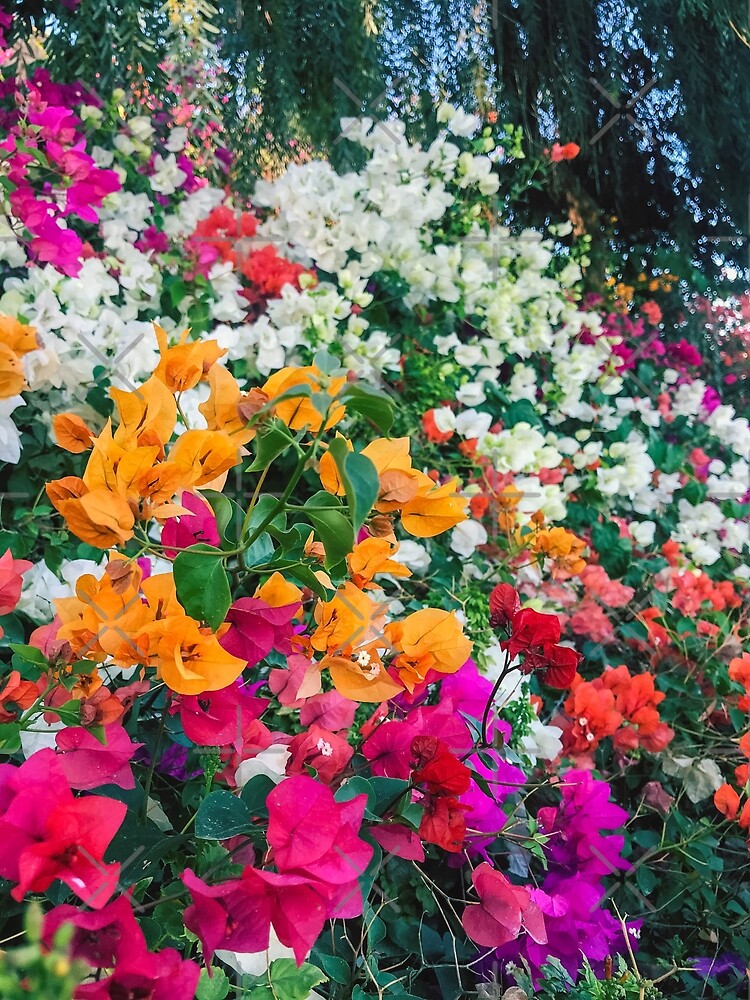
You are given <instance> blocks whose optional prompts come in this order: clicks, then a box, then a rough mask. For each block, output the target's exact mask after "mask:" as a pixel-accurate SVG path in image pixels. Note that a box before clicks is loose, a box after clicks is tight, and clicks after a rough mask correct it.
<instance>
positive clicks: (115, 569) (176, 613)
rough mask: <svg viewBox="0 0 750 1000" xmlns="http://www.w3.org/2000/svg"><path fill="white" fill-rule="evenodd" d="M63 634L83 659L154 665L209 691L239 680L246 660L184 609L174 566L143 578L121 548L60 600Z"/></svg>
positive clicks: (181, 690) (177, 682)
mask: <svg viewBox="0 0 750 1000" xmlns="http://www.w3.org/2000/svg"><path fill="white" fill-rule="evenodd" d="M55 606H56V608H57V613H58V616H59V618H60V621H61V623H62V624H61V626H60V628H59V630H58V633H57V640H58V641H60V642H67V643H69V644H70V647H71V649H72V651H73V654H74V655H75V656H77V657H79V658H85V659H87V660H91V661H93V662H94V663H102V662H104V661H105V660H106V661H107V663H108V666H110V665H112V666H114V667H119V668H120V669H122V670H127V669H129V668H131V667H137V666H145V667H153V668H155V669H156V671H157V676H158V677H159V678H161V680H163V681H164V683H165V684H166V685H167V687H169V688H171V689H172V690H173V691H176V692H177V693H178V694H201V693H202V692H204V691H216V690H219V689H220V688H224V687H226V686H227V685H228V684H231V683H232V682H233V681H234V680H236V678H237V677H238V676H239V675H240V673H241V672H242V670H243V668H244V666H245V662H246V661H244V660H241V659H238V658H237V657H236V656H232V655H231V654H230V653H228V652H226V650H225V649H223V648H222V647H221V645H220V644H219V638H220V637H221V635H223V633H224V632H225V631H226V630H227V629H228V628H229V626H228V625H222V626H221V627H220V629H219V631H218V632H216V633H214V632H212V631H211V630H210V629H208V628H201V627H200V625H199V624H198V622H196V621H194V620H193V619H192V618H190V617H189V616H188V615H186V614H185V611H184V610H183V608H182V605H181V604H180V603H179V601H178V600H177V595H176V593H175V585H174V577H173V576H172V574H171V573H160V574H157V575H155V576H150V577H148V578H147V579H145V580H144V579H143V578H142V574H141V571H140V568H139V567H138V565H137V563H135V562H131V561H129V560H128V559H125V558H124V557H122V556H119V555H116V554H113V555H112V556H111V557H110V560H109V562H108V564H107V567H106V569H105V572H104V575H103V576H102V577H101V579H99V580H97V579H96V577H94V576H91V575H85V576H82V577H81V578H80V580H79V581H78V583H77V585H76V596H75V597H65V598H60V599H58V600H57V601H55Z"/></svg>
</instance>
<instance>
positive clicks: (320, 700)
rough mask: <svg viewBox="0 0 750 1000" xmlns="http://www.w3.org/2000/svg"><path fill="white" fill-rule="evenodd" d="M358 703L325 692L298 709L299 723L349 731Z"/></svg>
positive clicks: (335, 693)
mask: <svg viewBox="0 0 750 1000" xmlns="http://www.w3.org/2000/svg"><path fill="white" fill-rule="evenodd" d="M358 707H359V702H356V701H350V700H349V699H348V698H345V697H344V696H343V695H342V694H339V692H338V691H335V690H334V691H325V692H324V693H323V694H314V695H313V696H312V698H308V699H307V700H306V701H305V703H304V704H303V705H302V707H301V708H300V713H299V721H300V723H301V724H302V725H303V726H312V725H313V723H317V724H318V725H319V726H323V727H324V728H325V729H330V730H332V731H334V732H335V731H336V730H338V729H349V727H350V726H351V725H352V724H353V722H354V713H355V712H356V711H357V708H358Z"/></svg>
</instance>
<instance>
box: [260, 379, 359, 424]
mask: <svg viewBox="0 0 750 1000" xmlns="http://www.w3.org/2000/svg"><path fill="white" fill-rule="evenodd" d="M345 384H346V375H339V376H336V377H335V378H329V377H328V376H326V375H324V374H323V372H321V371H320V369H319V368H317V367H316V366H315V365H310V366H309V367H307V368H282V369H281V371H278V372H275V373H274V374H273V375H272V376H271V377H270V378H269V379H268V381H267V382H266V384H265V385H264V386H263V387H262V391H263V392H264V393H265V394H266V395H267V396H268V398H269V400H270V401H271V402H272V403H273V401H274V400H275V399H276V398H277V397H279V396H281V395H282V393H285V392H289V391H290V390H292V389H294V388H295V387H297V386H308V387H309V388H310V390H311V392H312V395H316V394H319V395H320V396H321V398H322V397H323V396H324V394H325V395H327V396H328V397H330V399H331V402H330V406H328V412H327V418H326V417H324V415H323V414H322V413H321V412H320V411H319V410H318V409H317V408H316V407H315V405H314V404H313V401H312V398H311V396H309V395H308V396H290V397H289V398H288V399H283V400H281V401H280V402H278V403H277V404H276V405H275V406H274V413H275V414H276V416H277V417H278V418H279V420H282V421H283V422H284V423H285V424H286V425H287V427H289V428H290V429H291V430H293V431H301V430H303V429H307V430H308V431H310V432H311V433H313V434H317V432H318V431H319V430H320V429H321V427H322V426H323V421H324V420H325V429H326V430H330V428H331V427H335V426H336V424H337V423H338V422H339V421H340V420H341V419H342V417H343V416H344V413H345V410H344V406H343V404H342V403H338V402H334V397H335V396H336V395H337V394H338V393H339V392H340V391H341V390H342V389H343V387H344V385H345Z"/></svg>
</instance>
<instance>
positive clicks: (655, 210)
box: [6, 0, 750, 288]
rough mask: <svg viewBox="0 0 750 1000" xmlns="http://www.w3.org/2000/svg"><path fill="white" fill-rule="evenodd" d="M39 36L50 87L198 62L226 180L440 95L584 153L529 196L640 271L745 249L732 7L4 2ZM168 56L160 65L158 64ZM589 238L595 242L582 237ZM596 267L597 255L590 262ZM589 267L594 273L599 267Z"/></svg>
mask: <svg viewBox="0 0 750 1000" xmlns="http://www.w3.org/2000/svg"><path fill="white" fill-rule="evenodd" d="M6 6H8V7H10V9H11V10H14V11H15V12H16V13H18V14H19V15H21V17H20V18H19V24H20V25H21V29H20V30H25V31H28V30H29V29H30V28H36V29H37V30H38V31H40V32H42V33H46V35H47V40H46V47H47V50H48V52H49V55H50V61H51V68H53V71H54V73H55V75H56V77H57V78H61V77H62V78H65V79H74V78H77V77H78V78H82V79H83V80H85V81H87V82H89V83H92V84H93V85H95V86H97V87H98V88H100V89H103V90H107V89H111V88H113V87H115V86H127V85H130V86H135V87H141V88H142V87H144V86H145V87H146V88H150V89H152V90H155V91H158V90H160V89H164V88H165V85H166V76H165V63H167V62H168V65H169V72H168V74H166V75H168V77H169V79H170V80H171V79H173V78H174V76H175V75H177V76H178V77H179V76H180V73H181V74H182V78H183V79H186V80H188V82H189V80H190V78H191V74H193V75H194V74H195V67H196V66H200V65H203V66H204V67H205V65H210V66H211V67H212V68H213V72H214V76H215V78H216V79H217V80H219V81H220V83H219V84H217V93H218V91H221V102H220V103H221V108H222V117H223V123H224V127H225V130H226V137H227V141H228V144H229V145H230V147H231V148H232V149H233V151H234V152H235V154H236V160H235V172H236V178H235V179H236V182H237V183H238V184H239V185H240V186H241V187H242V188H247V187H248V186H249V185H250V184H251V182H252V178H253V176H255V175H257V173H259V172H272V171H274V170H275V169H278V168H279V167H280V165H281V164H283V162H284V161H285V160H287V159H289V158H293V157H296V156H299V155H300V154H301V153H302V154H304V155H316V154H325V155H329V156H330V157H331V158H332V159H333V160H334V162H337V163H338V164H339V165H344V166H346V165H347V164H348V163H349V162H351V161H349V160H348V159H347V158H348V157H351V156H353V155H354V153H353V150H352V147H351V144H349V143H346V142H340V143H339V142H336V139H337V136H338V134H339V127H338V121H339V119H340V118H341V117H342V116H348V115H357V114H360V113H367V114H370V115H371V116H372V117H387V115H388V114H390V113H393V112H397V113H398V114H400V115H401V116H402V117H404V118H406V119H407V121H408V122H409V125H410V129H411V131H412V133H413V134H415V135H418V134H419V133H421V132H422V131H423V130H424V129H425V128H426V126H425V121H426V119H427V116H426V114H425V112H426V109H427V107H428V106H431V105H432V104H433V103H434V102H435V101H436V100H437V99H441V98H442V99H447V100H450V101H452V102H453V103H456V104H460V105H462V106H463V107H464V108H466V109H470V110H478V111H480V112H482V113H483V114H488V113H490V112H493V113H494V112H496V113H497V115H498V117H499V120H500V121H501V122H505V121H507V122H512V123H514V124H520V125H521V126H523V129H524V132H525V134H526V142H527V144H528V147H529V148H530V150H531V151H532V152H534V151H536V152H541V151H542V150H543V149H544V148H545V147H548V146H550V145H551V143H552V142H554V141H560V142H563V143H565V142H575V143H577V144H578V145H579V146H580V147H581V155H580V156H579V157H577V158H576V159H575V160H572V161H570V162H568V163H565V164H560V165H559V169H557V170H556V171H555V181H554V183H553V184H552V185H549V186H547V187H545V190H544V191H543V192H539V193H538V194H537V195H536V197H535V198H534V199H532V201H531V202H530V204H529V208H528V211H529V216H530V218H529V221H532V222H533V221H541V220H542V219H544V218H546V217H553V216H557V217H559V215H560V214H561V213H566V214H568V215H569V216H570V217H571V218H572V219H573V220H574V221H575V222H576V223H577V224H578V225H579V227H580V228H581V229H582V230H584V231H586V232H588V233H590V234H591V235H593V236H596V235H597V234H599V235H602V236H604V237H605V242H606V243H607V244H608V245H609V246H611V247H612V249H614V250H615V252H617V253H619V254H620V255H624V257H625V259H626V260H629V261H631V263H632V269H633V271H634V272H638V271H640V270H641V269H642V267H643V266H644V263H645V262H646V261H647V260H648V261H649V262H650V264H651V265H652V266H653V265H654V262H656V266H658V267H662V268H663V269H664V270H672V271H677V273H679V274H681V275H685V274H686V269H687V271H690V270H691V269H693V270H694V271H695V274H694V275H693V280H694V283H695V287H696V288H700V287H701V285H703V286H705V288H710V287H712V286H713V285H715V284H716V283H717V280H718V275H719V274H720V272H722V269H723V276H724V277H725V278H726V273H727V272H726V267H725V266H724V265H726V263H727V261H729V262H730V263H732V262H733V263H734V265H735V267H736V268H737V269H744V268H745V267H746V265H747V258H748V229H749V228H750V220H749V219H748V211H749V205H748V182H747V177H748V167H749V166H750V128H748V124H750V87H748V86H747V80H748V78H749V77H750V73H749V72H748V70H749V69H750V46H749V44H748V43H749V42H750V25H749V24H748V9H747V4H746V2H745V0H419V2H416V0H289V2H286V3H279V2H272V0H230V2H229V3H226V4H222V3H220V2H219V0H216V3H212V2H210V0H167V2H166V3H165V2H162V0H115V2H108V0H81V2H80V3H79V4H77V5H76V0H51V2H46V0H31V2H29V0H16V2H15V3H13V2H12V0H8V2H7V4H6ZM165 56H168V59H166V58H165ZM594 242H595V244H596V243H597V241H596V239H595V241H594ZM596 266H597V264H596V262H595V263H594V267H595V268H596ZM602 266H603V265H602Z"/></svg>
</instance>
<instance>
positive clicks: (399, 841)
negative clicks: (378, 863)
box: [370, 823, 425, 861]
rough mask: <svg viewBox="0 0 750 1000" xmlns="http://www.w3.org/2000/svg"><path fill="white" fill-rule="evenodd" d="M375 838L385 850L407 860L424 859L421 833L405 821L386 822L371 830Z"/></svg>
mask: <svg viewBox="0 0 750 1000" xmlns="http://www.w3.org/2000/svg"><path fill="white" fill-rule="evenodd" d="M370 834H371V835H372V838H373V840H377V842H378V843H379V844H380V846H381V847H382V848H383V850H384V851H387V852H388V853H389V854H395V855H396V857H397V858H405V859H406V860H407V861H424V857H425V855H424V847H422V841H421V840H420V839H419V834H418V833H415V832H414V830H410V829H409V827H408V826H404V825H403V823H384V824H383V825H382V826H374V827H373V828H372V829H371V830H370Z"/></svg>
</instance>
